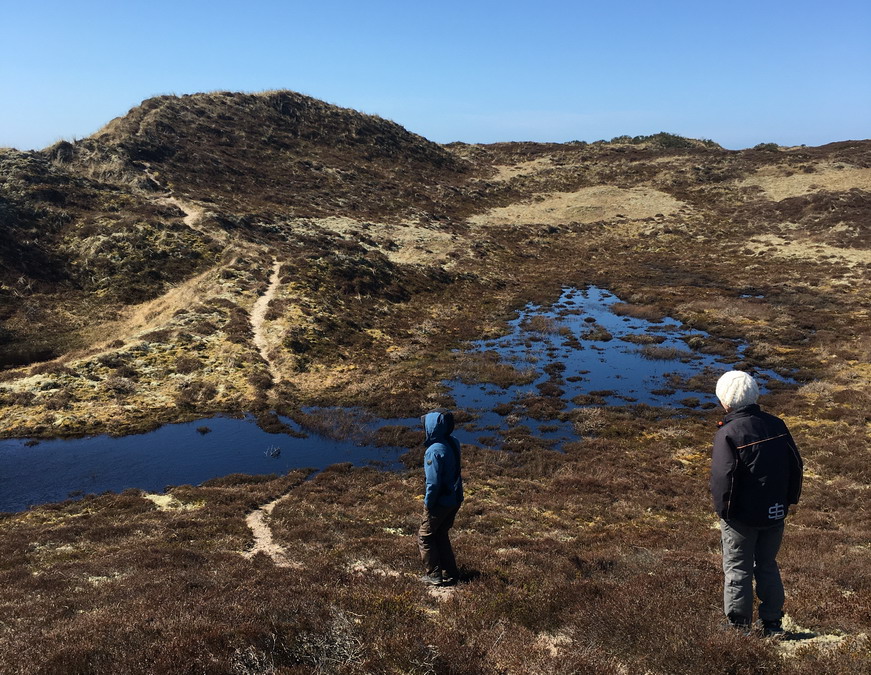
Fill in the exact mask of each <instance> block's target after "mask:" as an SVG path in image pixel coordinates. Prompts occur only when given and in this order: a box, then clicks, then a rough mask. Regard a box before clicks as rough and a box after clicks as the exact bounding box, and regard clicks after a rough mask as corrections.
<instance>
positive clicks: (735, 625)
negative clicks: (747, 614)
mask: <svg viewBox="0 0 871 675" xmlns="http://www.w3.org/2000/svg"><path fill="white" fill-rule="evenodd" d="M723 630H735V631H738V632H739V633H741V634H742V635H750V634H751V633H752V632H753V627H752V626H751V625H750V622H749V621H747V620H746V619H744V618H742V617H733V616H727V617H726V623H725V624H724V625H723Z"/></svg>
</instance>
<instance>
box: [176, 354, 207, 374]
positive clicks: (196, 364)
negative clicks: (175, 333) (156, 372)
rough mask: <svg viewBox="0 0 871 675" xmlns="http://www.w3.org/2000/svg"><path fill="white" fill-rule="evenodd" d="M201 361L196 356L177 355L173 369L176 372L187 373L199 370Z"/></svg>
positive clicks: (201, 364) (201, 365)
mask: <svg viewBox="0 0 871 675" xmlns="http://www.w3.org/2000/svg"><path fill="white" fill-rule="evenodd" d="M202 367H203V362H202V361H200V360H199V359H198V358H197V357H196V356H179V357H178V358H177V359H176V360H175V371H176V372H177V373H182V374H187V373H193V372H195V371H197V370H201V369H202Z"/></svg>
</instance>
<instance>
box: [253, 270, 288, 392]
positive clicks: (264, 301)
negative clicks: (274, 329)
mask: <svg viewBox="0 0 871 675" xmlns="http://www.w3.org/2000/svg"><path fill="white" fill-rule="evenodd" d="M280 269H281V263H280V262H278V261H277V260H276V261H275V262H274V263H273V265H272V275H271V276H270V277H269V287H268V288H267V289H266V292H265V293H264V294H263V295H261V296H260V297H259V298H257V302H255V303H254V307H252V308H251V330H252V331H253V333H254V345H255V346H256V347H257V350H258V351H259V352H260V356H262V357H263V360H264V361H266V363H267V365H268V366H269V374H270V375H271V376H272V383H273V385H275V384H278V382H279V380H280V379H281V374H280V373H279V372H278V369H277V368H276V367H275V364H274V363H273V362H272V359H270V358H269V341H268V340H267V339H266V331H265V330H264V323H265V321H266V312H267V310H268V309H269V303H270V302H271V301H272V298H274V297H275V292H276V290H278V284H279V276H278V272H279V270H280Z"/></svg>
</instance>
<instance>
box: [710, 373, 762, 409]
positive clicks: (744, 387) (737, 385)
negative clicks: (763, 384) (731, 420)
mask: <svg viewBox="0 0 871 675" xmlns="http://www.w3.org/2000/svg"><path fill="white" fill-rule="evenodd" d="M717 398H718V399H719V400H720V403H722V404H723V407H724V408H725V409H726V410H737V409H738V408H743V407H744V406H747V405H752V404H753V403H756V401H758V400H759V385H758V384H756V380H754V379H753V378H752V377H751V376H750V375H748V374H747V373H745V372H743V371H740V370H730V371H729V372H728V373H726V374H725V375H723V376H722V377H721V378H720V379H719V380H717Z"/></svg>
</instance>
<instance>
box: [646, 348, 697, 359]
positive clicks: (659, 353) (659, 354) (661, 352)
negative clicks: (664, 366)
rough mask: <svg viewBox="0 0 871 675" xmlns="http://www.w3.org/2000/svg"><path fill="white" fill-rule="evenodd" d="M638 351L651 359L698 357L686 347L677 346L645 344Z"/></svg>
mask: <svg viewBox="0 0 871 675" xmlns="http://www.w3.org/2000/svg"><path fill="white" fill-rule="evenodd" d="M638 352H639V353H640V354H641V355H642V356H643V357H644V358H645V359H650V360H651V361H690V360H692V359H694V358H697V357H696V355H695V354H693V353H692V352H690V351H687V350H686V349H678V348H677V347H662V346H659V345H644V346H643V347H641V348H640V349H639V350H638Z"/></svg>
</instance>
